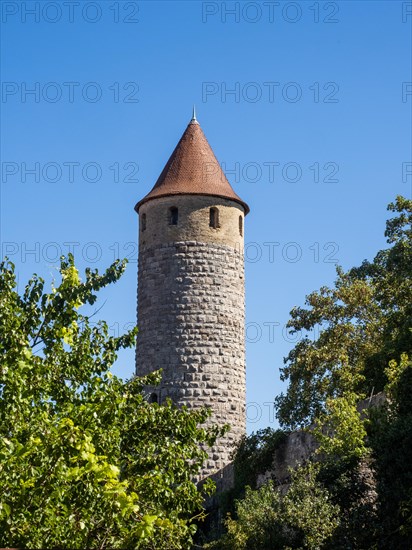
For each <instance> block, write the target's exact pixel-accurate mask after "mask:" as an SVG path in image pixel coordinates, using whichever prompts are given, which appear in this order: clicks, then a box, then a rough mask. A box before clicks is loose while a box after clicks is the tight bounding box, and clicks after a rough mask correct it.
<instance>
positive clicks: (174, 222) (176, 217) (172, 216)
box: [169, 206, 179, 225]
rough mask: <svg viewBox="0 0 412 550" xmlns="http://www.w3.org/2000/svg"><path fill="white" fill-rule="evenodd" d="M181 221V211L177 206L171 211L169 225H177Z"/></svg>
mask: <svg viewBox="0 0 412 550" xmlns="http://www.w3.org/2000/svg"><path fill="white" fill-rule="evenodd" d="M178 220H179V211H178V209H177V208H176V207H175V206H172V208H170V209H169V225H177V222H178Z"/></svg>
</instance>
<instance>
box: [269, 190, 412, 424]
mask: <svg viewBox="0 0 412 550" xmlns="http://www.w3.org/2000/svg"><path fill="white" fill-rule="evenodd" d="M388 209H389V210H390V211H392V212H396V213H397V216H396V217H394V218H393V219H390V220H388V222H387V225H386V232H385V235H386V237H387V240H388V243H389V244H391V245H392V246H391V247H390V248H388V249H385V250H381V251H379V252H378V254H377V255H376V257H375V259H374V260H373V262H368V261H364V262H363V264H362V265H361V266H360V267H357V268H353V269H351V270H349V271H348V272H344V271H343V270H342V269H341V268H338V269H337V280H336V282H335V286H334V287H333V288H327V287H322V288H321V289H320V290H319V291H317V292H313V293H311V294H309V295H308V296H307V299H306V305H307V306H308V307H306V308H304V307H295V308H294V309H293V310H292V311H291V320H290V321H289V323H288V326H289V327H290V328H291V331H292V332H297V331H301V330H302V331H305V330H306V331H310V330H313V329H314V328H315V327H318V328H319V329H320V334H319V337H318V338H317V339H316V340H315V341H312V340H310V339H309V338H308V337H305V338H303V339H302V340H301V341H300V342H299V343H298V344H297V345H296V346H295V348H294V349H293V350H292V351H291V352H290V353H289V355H288V356H287V357H286V359H285V367H284V368H283V369H282V374H281V377H282V380H284V381H288V383H289V385H288V388H287V391H286V393H285V394H281V395H280V396H278V397H277V398H276V406H277V414H278V418H279V421H280V423H281V425H283V426H285V427H289V428H292V429H293V428H296V427H298V426H307V425H310V424H311V423H312V422H313V421H314V420H315V418H316V417H318V416H319V414H320V413H322V412H325V403H326V400H327V399H328V398H336V397H342V396H344V395H349V394H352V393H355V394H357V395H358V396H359V398H360V399H361V398H364V397H366V396H368V395H370V394H371V393H372V392H373V393H377V392H380V391H382V390H383V389H384V386H385V384H386V375H385V369H386V368H387V366H388V363H389V361H390V360H391V359H393V358H395V357H399V356H400V354H401V353H408V354H411V351H412V335H411V332H410V330H409V329H410V328H411V325H412V230H411V223H412V201H411V200H407V199H405V198H403V197H397V198H396V201H395V202H394V203H391V204H390V205H389V206H388Z"/></svg>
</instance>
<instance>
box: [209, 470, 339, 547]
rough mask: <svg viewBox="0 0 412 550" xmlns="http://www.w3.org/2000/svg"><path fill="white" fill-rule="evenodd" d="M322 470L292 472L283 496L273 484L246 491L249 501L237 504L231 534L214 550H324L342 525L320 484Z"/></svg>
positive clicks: (336, 509) (228, 525)
mask: <svg viewBox="0 0 412 550" xmlns="http://www.w3.org/2000/svg"><path fill="white" fill-rule="evenodd" d="M318 469H319V468H318V466H317V465H315V464H311V463H308V464H307V465H305V466H301V467H299V468H297V469H296V470H291V484H290V487H289V490H288V491H287V493H286V494H281V493H280V492H279V490H278V489H277V488H276V487H275V486H274V484H273V482H272V481H269V482H268V483H266V484H265V485H263V486H262V487H260V488H259V489H257V490H252V489H251V488H250V487H246V496H245V498H244V499H243V500H239V501H237V502H236V513H237V518H236V519H232V518H231V517H230V516H229V517H228V518H227V520H226V522H225V523H226V527H227V534H226V535H224V537H223V538H222V539H221V540H220V541H218V542H217V543H215V545H214V546H213V545H212V546H211V548H219V549H222V550H259V549H262V550H268V549H271V550H276V549H279V550H281V549H286V548H289V549H292V548H294V549H308V550H315V549H318V548H320V547H321V546H322V545H323V544H324V543H325V542H326V541H327V539H329V538H330V537H331V535H332V534H333V532H334V530H335V529H336V528H337V526H338V524H339V519H338V512H339V509H338V507H337V506H336V505H334V504H332V502H331V501H330V497H329V495H328V492H327V491H326V490H325V489H324V488H323V487H322V486H321V485H320V484H319V483H318V482H317V480H316V475H317V472H318Z"/></svg>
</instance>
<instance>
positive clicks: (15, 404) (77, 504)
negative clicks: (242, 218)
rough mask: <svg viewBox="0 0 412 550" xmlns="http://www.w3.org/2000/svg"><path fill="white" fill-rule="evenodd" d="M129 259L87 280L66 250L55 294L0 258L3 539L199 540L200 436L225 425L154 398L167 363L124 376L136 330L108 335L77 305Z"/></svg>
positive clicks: (205, 438)
mask: <svg viewBox="0 0 412 550" xmlns="http://www.w3.org/2000/svg"><path fill="white" fill-rule="evenodd" d="M124 269H125V262H120V261H117V262H115V263H114V264H113V265H112V266H111V267H109V268H108V269H107V270H106V272H105V273H104V274H103V275H99V273H98V272H97V270H93V271H92V270H90V269H87V270H86V274H85V275H86V276H85V280H84V282H82V281H81V279H80V277H79V273H78V271H77V269H76V267H75V265H74V260H73V257H72V256H71V255H69V257H68V258H67V259H65V258H62V261H61V266H60V275H61V282H60V284H59V285H58V286H57V287H55V288H54V287H53V288H52V290H51V292H50V293H46V292H44V281H43V280H42V279H41V278H40V277H38V276H37V275H34V276H33V278H32V279H31V280H30V281H29V283H28V284H27V286H26V288H25V291H24V294H23V295H22V296H20V295H19V294H18V293H17V292H16V287H17V285H16V275H15V271H14V266H13V264H11V263H8V262H7V261H5V262H3V263H1V264H0V334H1V340H0V545H1V546H18V547H30V548H45V547H48V548H50V547H55V548H63V547H70V548H101V549H103V548H127V547H130V548H144V549H152V548H153V549H154V548H156V549H162V548H164V549H167V550H170V549H173V548H176V549H178V548H179V549H180V548H190V546H191V541H192V535H193V533H194V531H195V529H196V527H195V524H194V521H195V520H197V519H199V517H202V515H203V511H202V510H203V508H202V505H203V496H202V494H201V493H200V492H199V491H198V490H197V487H196V485H195V484H194V483H193V478H194V476H195V475H196V474H197V473H198V472H199V468H200V466H201V464H202V463H203V461H204V460H205V457H206V453H205V451H204V450H202V448H201V445H202V444H204V445H207V444H212V443H213V442H214V441H215V439H216V437H217V436H218V435H219V433H220V432H219V430H218V429H214V428H212V429H205V428H203V427H202V426H201V425H202V423H204V421H205V420H206V418H207V416H208V413H207V411H204V410H198V411H194V412H192V411H188V410H186V409H183V410H179V409H177V408H175V407H173V406H172V404H171V403H167V404H166V405H165V406H159V405H158V404H156V403H154V404H151V403H148V402H147V401H146V400H145V399H144V396H143V392H142V388H143V385H144V384H145V383H151V384H155V383H157V382H158V381H159V379H160V378H159V373H156V374H154V375H151V376H150V377H148V378H146V379H132V380H130V381H128V382H123V381H122V380H121V379H119V378H117V377H116V376H113V375H112V373H111V372H110V368H111V366H112V365H113V363H114V361H115V360H116V358H117V352H118V351H119V350H120V349H121V348H126V347H130V346H134V344H135V336H136V329H133V330H131V331H129V332H128V333H126V334H125V335H122V336H120V337H112V336H109V329H108V326H107V324H106V323H105V322H103V321H100V322H98V323H97V324H93V325H92V323H91V322H90V319H89V317H88V316H86V315H82V314H81V313H80V312H79V308H80V307H81V306H83V305H85V304H86V305H87V304H88V305H92V304H94V303H95V301H96V293H97V292H98V291H99V290H100V289H101V288H103V287H105V286H106V285H108V284H110V283H113V282H115V281H117V280H118V279H119V277H120V276H121V274H122V273H123V271H124ZM211 489H212V487H211V485H210V484H206V485H205V486H204V491H205V492H209V491H210V490H211Z"/></svg>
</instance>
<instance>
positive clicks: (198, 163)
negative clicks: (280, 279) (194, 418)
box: [135, 116, 249, 477]
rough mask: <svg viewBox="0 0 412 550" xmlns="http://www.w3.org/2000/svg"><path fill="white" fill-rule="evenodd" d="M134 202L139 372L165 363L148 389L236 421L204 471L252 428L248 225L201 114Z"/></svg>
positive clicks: (154, 396)
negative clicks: (248, 382) (247, 304)
mask: <svg viewBox="0 0 412 550" xmlns="http://www.w3.org/2000/svg"><path fill="white" fill-rule="evenodd" d="M135 210H136V211H137V212H138V214H139V222H140V223H139V270H138V308H137V309H138V326H139V333H138V336H137V349H136V373H137V375H138V376H143V375H145V374H148V373H150V372H152V371H154V370H157V369H160V368H161V369H163V378H162V382H161V384H160V386H159V387H155V388H149V393H150V399H151V400H152V401H157V402H159V403H162V402H163V401H164V400H165V399H166V398H171V399H172V400H173V401H174V402H175V403H176V404H177V405H187V406H188V407H202V406H207V407H210V408H211V409H212V417H211V419H210V422H211V423H214V424H219V425H223V424H230V426H231V430H230V431H229V432H228V433H227V435H226V436H224V437H223V438H221V439H220V440H219V441H218V442H217V443H216V446H215V447H214V448H213V449H212V450H211V451H210V453H209V460H208V462H207V464H206V465H205V468H204V471H203V472H202V477H205V476H207V475H209V474H213V473H215V472H217V471H219V470H223V468H225V466H227V465H228V464H229V463H230V453H231V450H232V447H233V444H234V443H235V442H236V441H237V440H238V439H239V438H240V437H241V436H242V435H243V434H244V433H245V424H246V418H245V393H246V377H245V342H244V340H245V336H244V325H245V289H244V257H243V243H244V240H243V234H244V229H243V228H244V217H245V215H246V214H247V213H248V211H249V207H248V206H247V204H246V203H245V202H243V201H242V200H241V199H240V198H239V197H238V196H237V195H236V193H235V192H234V191H233V189H232V187H231V186H230V184H229V182H228V181H227V179H226V176H225V175H224V173H223V172H222V170H221V168H220V165H219V163H218V161H217V159H216V157H215V155H214V153H213V151H212V149H211V148H210V145H209V143H208V142H207V140H206V137H205V135H204V134H203V131H202V129H201V127H200V126H199V123H198V122H197V120H196V118H195V116H193V118H192V120H191V121H190V123H189V125H188V126H187V128H186V130H185V132H184V133H183V136H182V137H181V139H180V141H179V143H178V144H177V146H176V148H175V150H174V151H173V153H172V155H171V157H170V158H169V160H168V162H167V164H166V166H165V167H164V169H163V171H162V173H161V174H160V176H159V178H158V180H157V182H156V184H155V186H154V187H153V189H152V190H151V191H150V193H148V194H147V195H146V196H145V197H144V198H143V199H142V200H140V201H139V202H138V203H137V204H136V206H135Z"/></svg>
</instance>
